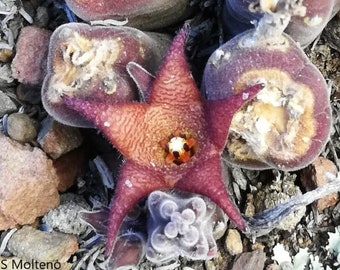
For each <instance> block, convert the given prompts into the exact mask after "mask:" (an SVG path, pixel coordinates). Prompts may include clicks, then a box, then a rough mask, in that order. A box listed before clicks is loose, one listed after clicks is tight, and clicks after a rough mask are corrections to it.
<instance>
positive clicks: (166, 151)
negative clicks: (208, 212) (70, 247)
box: [64, 28, 262, 255]
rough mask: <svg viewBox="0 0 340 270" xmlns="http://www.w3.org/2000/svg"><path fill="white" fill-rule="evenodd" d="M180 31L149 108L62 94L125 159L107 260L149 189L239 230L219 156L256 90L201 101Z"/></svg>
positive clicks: (242, 226) (241, 224)
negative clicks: (181, 196)
mask: <svg viewBox="0 0 340 270" xmlns="http://www.w3.org/2000/svg"><path fill="white" fill-rule="evenodd" d="M187 33H188V28H184V29H182V30H181V31H180V33H179V34H178V35H177V36H176V37H175V39H174V41H173V43H172V45H171V46H170V49H169V52H168V54H167V55H166V57H165V60H164V62H163V65H162V67H161V68H160V70H159V73H158V75H157V77H156V78H155V80H154V81H153V83H152V86H151V91H150V93H149V95H148V94H147V95H146V96H149V98H148V102H145V103H137V102H135V103H133V102H130V103H125V102H124V103H118V104H117V103H115V104H110V103H105V102H98V101H93V100H81V99H77V98H74V97H70V96H64V100H65V102H66V103H67V104H68V106H69V107H71V108H73V109H74V110H76V111H78V112H80V113H82V114H83V115H84V116H85V117H87V118H88V119H89V120H90V121H92V122H93V123H94V124H95V125H96V126H97V127H98V128H99V129H100V130H101V131H102V132H103V133H104V134H105V135H106V137H107V138H108V139H109V140H110V142H111V143H112V144H113V145H114V146H115V147H116V148H117V149H118V150H119V151H120V152H121V153H122V154H123V155H124V157H125V159H126V161H125V163H124V164H123V166H122V168H121V172H120V176H119V179H118V183H117V186H116V190H115V196H114V198H113V202H112V205H111V212H110V223H109V228H108V235H107V246H106V255H109V254H110V252H111V250H112V249H113V247H114V243H115V239H116V236H117V233H118V230H119V227H120V225H121V222H122V220H123V218H124V217H125V216H126V214H127V213H128V212H129V210H130V209H131V208H133V207H134V205H135V204H136V203H137V202H138V201H139V200H140V199H141V198H143V197H146V196H147V195H148V194H150V193H151V192H152V191H155V190H169V189H177V190H181V191H187V192H192V193H198V194H201V195H204V196H207V197H209V198H211V200H212V201H214V202H215V203H216V204H217V205H218V206H220V207H221V208H222V209H223V210H224V211H225V213H226V214H227V215H228V216H229V218H230V219H231V220H232V221H233V222H234V223H235V224H236V225H237V226H238V227H239V228H240V229H242V230H244V229H245V228H246V224H245V221H244V219H243V218H242V216H241V215H240V213H239V211H238V209H237V208H236V206H235V205H234V204H233V202H232V201H231V200H230V198H229V195H228V193H227V191H226V188H225V185H224V178H225V177H226V176H225V175H224V174H223V168H222V164H221V153H222V151H223V148H224V146H225V142H226V138H227V135H228V128H229V125H230V122H231V119H232V117H233V114H234V113H235V112H236V111H237V110H239V109H240V107H242V105H244V103H246V102H247V101H249V100H250V99H252V98H253V97H254V96H255V95H256V94H257V92H258V91H260V89H261V88H262V86H261V85H256V86H251V87H250V88H248V89H246V90H245V91H243V92H242V93H239V94H237V95H234V96H232V97H230V98H229V99H224V100H216V101H206V100H203V99H202V97H201V96H200V93H199V90H198V88H197V86H196V84H195V81H194V80H193V78H192V76H191V74H190V70H189V66H188V64H187V61H186V57H185V51H184V45H185V40H186V37H187ZM136 77H138V76H136Z"/></svg>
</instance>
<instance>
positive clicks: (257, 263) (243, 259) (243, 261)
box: [232, 249, 266, 270]
mask: <svg viewBox="0 0 340 270" xmlns="http://www.w3.org/2000/svg"><path fill="white" fill-rule="evenodd" d="M265 261H266V255H265V253H264V252H263V251H262V250H259V249H258V250H255V251H252V252H245V253H242V254H241V255H240V256H239V257H237V258H236V260H235V262H234V264H233V268H232V270H240V269H252V270H263V268H264V262H265Z"/></svg>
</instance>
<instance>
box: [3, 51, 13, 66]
mask: <svg viewBox="0 0 340 270" xmlns="http://www.w3.org/2000/svg"><path fill="white" fill-rule="evenodd" d="M12 55H13V51H11V50H8V49H0V62H3V63H7V62H9V60H10V59H11V57H12Z"/></svg>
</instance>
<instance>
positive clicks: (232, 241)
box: [225, 229, 243, 255]
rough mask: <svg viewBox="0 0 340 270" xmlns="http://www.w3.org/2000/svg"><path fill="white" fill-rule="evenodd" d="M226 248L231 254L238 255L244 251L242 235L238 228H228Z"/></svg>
mask: <svg viewBox="0 0 340 270" xmlns="http://www.w3.org/2000/svg"><path fill="white" fill-rule="evenodd" d="M225 248H226V250H227V251H228V252H229V253H230V254H231V255H237V254H240V253H242V252H243V245H242V240H241V235H240V233H239V232H238V231H237V230H235V229H229V230H228V232H227V237H226V240H225Z"/></svg>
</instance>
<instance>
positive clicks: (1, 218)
mask: <svg viewBox="0 0 340 270" xmlns="http://www.w3.org/2000/svg"><path fill="white" fill-rule="evenodd" d="M0 145H1V146H2V152H1V156H0V172H1V174H0V230H6V229H8V228H11V227H14V226H15V225H16V224H29V223H32V222H33V221H34V220H35V219H36V217H38V216H41V215H44V214H45V213H47V212H48V211H49V210H50V209H52V208H54V207H56V206H57V205H58V204H59V194H58V191H57V188H56V187H57V175H56V172H55V169H54V167H53V164H52V161H51V160H50V159H48V157H47V156H46V154H45V153H44V152H43V151H41V150H40V149H39V148H36V147H31V146H28V145H22V144H20V143H17V142H15V141H13V140H11V139H10V138H8V137H5V136H4V135H2V134H1V133H0Z"/></svg>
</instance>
